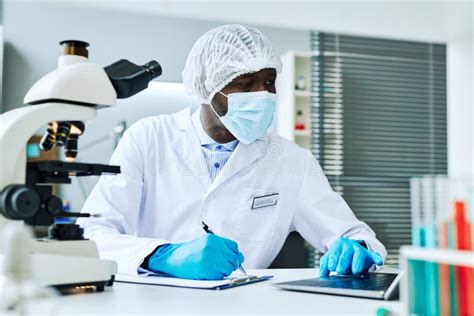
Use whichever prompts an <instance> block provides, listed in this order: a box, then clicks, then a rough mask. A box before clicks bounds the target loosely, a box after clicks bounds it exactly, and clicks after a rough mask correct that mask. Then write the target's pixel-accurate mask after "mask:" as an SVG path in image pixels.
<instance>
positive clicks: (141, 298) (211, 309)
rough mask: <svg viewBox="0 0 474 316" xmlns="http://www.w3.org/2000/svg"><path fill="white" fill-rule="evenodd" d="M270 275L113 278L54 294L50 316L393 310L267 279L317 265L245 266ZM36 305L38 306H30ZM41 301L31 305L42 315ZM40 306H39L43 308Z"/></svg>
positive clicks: (301, 273) (290, 276) (286, 277)
mask: <svg viewBox="0 0 474 316" xmlns="http://www.w3.org/2000/svg"><path fill="white" fill-rule="evenodd" d="M248 273H250V274H253V273H256V274H259V275H262V274H264V275H273V276H274V278H273V279H272V280H269V281H265V282H260V283H255V284H251V285H246V286H240V287H236V288H233V289H227V290H221V291H215V290H198V289H184V288H173V287H164V286H152V285H139V284H127V283H119V282H115V283H114V285H113V287H109V288H106V290H105V291H104V292H102V293H85V294H75V295H68V296H61V297H57V298H55V299H54V300H53V303H50V304H48V305H50V308H47V309H49V310H51V305H52V304H54V306H53V307H52V310H53V314H54V315H71V314H74V315H78V314H83V315H104V314H114V315H130V314H181V315H182V314H185V315H186V314H192V315H195V314H200V315H206V314H218V315H225V314H243V315H249V314H272V315H273V314H280V315H281V314H284V315H296V314H311V315H375V314H376V311H377V309H378V308H379V307H385V308H387V309H389V310H390V311H394V312H398V311H399V309H400V303H399V302H398V301H379V300H369V299H358V298H350V297H342V296H331V295H321V294H313V293H302V292H291V291H284V290H280V289H278V288H276V287H274V286H272V283H276V282H284V281H291V280H298V279H305V278H311V277H315V276H316V275H317V270H316V269H272V270H248ZM35 306H36V307H38V308H37V309H36V308H35ZM41 306H42V305H35V304H32V306H31V308H32V310H31V311H32V312H33V314H35V313H41V310H42V311H44V309H43V308H42V307H41ZM43 307H44V306H43Z"/></svg>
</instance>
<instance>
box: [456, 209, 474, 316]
mask: <svg viewBox="0 0 474 316" xmlns="http://www.w3.org/2000/svg"><path fill="white" fill-rule="evenodd" d="M454 225H455V227H456V248H457V249H459V250H469V251H472V244H471V229H472V224H471V223H469V221H468V219H467V216H466V205H465V204H464V202H463V201H455V202H454ZM456 274H457V279H458V293H457V294H458V295H459V296H458V299H459V301H458V314H459V315H462V316H467V315H474V269H473V268H469V267H456Z"/></svg>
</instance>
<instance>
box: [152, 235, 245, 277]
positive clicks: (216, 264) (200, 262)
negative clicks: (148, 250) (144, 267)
mask: <svg viewBox="0 0 474 316" xmlns="http://www.w3.org/2000/svg"><path fill="white" fill-rule="evenodd" d="M243 261H244V256H243V255H242V253H241V252H240V251H239V249H238V246H237V243H235V242H234V241H232V240H230V239H226V238H222V237H219V236H217V235H213V234H206V235H204V236H202V237H200V238H197V239H194V240H191V241H188V242H185V243H178V244H166V245H163V246H161V247H160V248H158V250H157V251H156V252H155V253H154V254H153V255H152V256H151V257H150V259H149V261H148V269H150V270H151V271H154V272H161V273H166V274H169V275H171V276H174V277H178V278H183V279H195V280H222V279H223V278H224V277H226V276H228V275H230V274H231V273H232V272H233V271H235V270H236V269H237V268H238V267H239V266H240V264H242V262H243Z"/></svg>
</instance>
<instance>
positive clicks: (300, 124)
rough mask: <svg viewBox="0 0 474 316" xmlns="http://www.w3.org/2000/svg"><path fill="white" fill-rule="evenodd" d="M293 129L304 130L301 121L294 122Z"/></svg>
mask: <svg viewBox="0 0 474 316" xmlns="http://www.w3.org/2000/svg"><path fill="white" fill-rule="evenodd" d="M295 129H296V130H299V131H301V130H304V129H306V128H305V126H304V124H303V123H296V124H295Z"/></svg>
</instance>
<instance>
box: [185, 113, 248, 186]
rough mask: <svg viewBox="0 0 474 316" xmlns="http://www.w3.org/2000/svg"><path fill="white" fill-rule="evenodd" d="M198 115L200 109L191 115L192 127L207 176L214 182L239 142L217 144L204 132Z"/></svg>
mask: <svg viewBox="0 0 474 316" xmlns="http://www.w3.org/2000/svg"><path fill="white" fill-rule="evenodd" d="M200 115H201V108H199V109H197V110H196V111H195V112H194V113H193V114H192V121H193V126H194V129H195V130H196V134H197V136H198V138H199V141H200V143H201V148H202V153H203V154H204V158H205V160H206V165H207V169H208V170H209V176H210V177H211V180H212V181H214V179H215V178H216V177H217V175H218V174H219V172H220V171H221V170H222V168H224V165H225V164H226V163H227V161H228V160H229V158H230V156H231V155H232V153H233V152H234V150H235V148H236V147H237V145H238V144H239V141H238V140H233V141H231V142H228V143H225V144H220V143H217V142H216V141H215V140H213V139H212V138H211V137H210V136H209V135H208V134H207V133H206V131H204V129H203V127H202V124H201V118H200Z"/></svg>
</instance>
